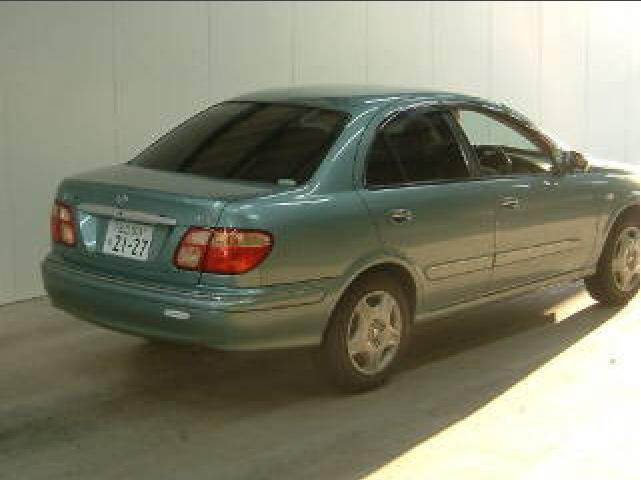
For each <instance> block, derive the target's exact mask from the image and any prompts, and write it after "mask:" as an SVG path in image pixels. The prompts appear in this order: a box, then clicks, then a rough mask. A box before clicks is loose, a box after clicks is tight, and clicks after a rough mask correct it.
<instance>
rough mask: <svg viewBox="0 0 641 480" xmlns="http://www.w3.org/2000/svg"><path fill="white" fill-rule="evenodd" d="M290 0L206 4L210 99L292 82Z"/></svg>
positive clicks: (221, 98) (218, 98)
mask: <svg viewBox="0 0 641 480" xmlns="http://www.w3.org/2000/svg"><path fill="white" fill-rule="evenodd" d="M292 13H293V5H292V3H291V2H274V3H264V2H216V3H213V4H211V19H212V20H211V25H212V29H211V39H210V41H211V46H210V52H211V59H210V61H211V68H212V70H211V81H210V91H211V93H212V98H213V100H215V101H219V100H223V99H226V98H230V97H233V96H236V95H238V94H241V93H246V92H250V91H254V90H259V89H262V88H269V87H282V86H285V85H289V84H290V83H291V82H292V75H293V70H292V65H293V63H292V25H293V23H292V21H293V18H292Z"/></svg>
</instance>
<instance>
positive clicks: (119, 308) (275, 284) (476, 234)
mask: <svg viewBox="0 0 641 480" xmlns="http://www.w3.org/2000/svg"><path fill="white" fill-rule="evenodd" d="M235 100H243V101H246V100H248V101H261V102H277V103H296V104H306V105H316V106H322V107H326V108H335V109H340V110H343V111H345V112H347V113H348V114H349V116H350V118H349V121H348V123H347V125H346V127H345V129H344V130H343V132H342V133H341V135H340V136H339V138H338V139H337V140H336V142H335V143H334V145H333V146H332V148H331V149H330V151H329V152H328V154H327V156H326V158H325V160H324V161H323V163H322V164H321V166H320V167H319V168H318V170H317V171H316V173H315V174H314V175H313V177H312V178H311V180H310V181H309V182H308V183H307V184H305V185H300V186H294V187H287V186H275V185H264V184H255V183H248V182H229V181H220V180H210V179H206V178H203V177H197V176H193V175H187V174H174V173H167V172H160V171H153V170H148V169H142V168H138V167H133V166H128V165H121V166H115V167H108V168H104V169H100V170H97V171H92V172H88V173H85V174H82V175H77V176H75V177H71V178H69V179H67V180H65V181H63V182H62V183H61V185H60V186H59V189H58V192H57V195H56V198H58V199H59V200H62V201H64V202H66V203H68V204H70V205H72V206H74V207H76V209H77V208H78V206H79V205H82V204H97V205H108V206H113V203H114V197H115V195H118V194H126V195H127V196H128V197H129V198H128V200H129V201H128V203H127V207H126V208H127V209H132V210H139V211H143V212H147V213H152V214H155V215H162V216H164V217H169V218H172V219H175V220H176V226H171V225H164V226H162V225H159V226H157V227H155V228H156V229H157V232H158V233H157V235H158V237H157V243H156V244H155V245H154V246H153V249H152V251H151V254H150V255H151V256H150V261H149V262H145V263H142V262H135V261H133V260H127V259H121V258H117V257H112V256H106V255H103V254H101V253H99V252H100V247H101V242H102V239H103V238H104V231H105V228H106V224H107V221H108V218H105V217H100V216H95V215H94V216H92V215H90V214H88V213H87V214H83V213H82V212H79V211H78V210H76V215H77V217H78V218H77V220H82V221H83V222H85V223H86V226H84V227H82V228H80V229H79V230H78V232H79V233H80V234H81V239H80V242H79V245H78V246H77V247H76V248H70V247H65V246H62V245H54V246H53V247H52V250H51V252H50V254H49V255H48V256H47V258H46V259H45V260H44V262H43V264H42V270H43V278H44V283H45V287H46V289H47V291H48V293H49V295H50V297H51V299H52V302H53V303H54V305H56V306H58V307H60V308H62V309H65V310H67V311H69V312H71V313H72V314H74V315H76V316H78V317H79V318H82V319H85V320H87V321H91V322H94V323H97V324H100V325H103V326H106V327H108V328H112V329H114V330H119V331H124V332H127V333H132V334H135V335H140V336H148V337H160V338H168V339H172V340H175V341H184V342H191V343H201V344H205V345H209V346H212V347H217V348H224V349H260V348H276V347H288V346H301V345H315V344H318V343H320V341H321V339H322V336H323V333H324V330H325V327H326V325H327V322H328V320H329V318H330V315H331V312H332V310H333V309H334V307H335V305H336V303H337V302H338V300H339V299H340V297H341V295H342V294H343V292H344V291H345V290H346V289H347V288H348V287H349V285H350V284H351V283H352V282H353V281H354V280H355V279H356V278H358V276H359V275H361V274H363V272H366V271H368V270H369V269H371V268H375V267H377V266H381V265H394V266H397V267H399V268H402V269H404V270H405V271H406V272H407V273H408V274H409V276H410V277H411V278H412V280H413V282H414V284H415V287H416V296H417V306H416V319H417V320H427V319H430V318H434V317H437V316H439V315H443V314H446V313H451V312H454V311H459V310H462V309H464V308H466V307H469V306H475V305H480V304H482V303H485V302H488V301H492V300H496V299H501V298H506V297H508V296H510V295H516V294H521V293H525V292H527V291H530V290H532V289H534V288H537V287H540V286H543V285H548V284H551V283H555V282H557V281H565V280H572V279H576V278H581V277H582V276H585V275H588V274H589V273H591V272H592V271H593V270H594V265H595V264H596V261H597V259H598V255H599V252H600V249H601V246H602V244H603V242H604V239H605V237H606V236H607V233H608V231H609V228H610V227H611V225H612V223H613V221H614V219H615V218H616V215H617V214H618V213H619V212H621V211H623V209H624V208H626V207H629V206H630V205H638V204H639V197H638V190H639V185H638V179H636V178H634V177H632V176H630V175H626V174H624V173H622V172H617V171H614V170H608V169H595V171H594V172H587V173H565V174H560V173H550V174H549V175H544V176H535V175H533V176H530V177H518V178H498V179H496V178H495V179H491V178H474V179H467V180H462V181H457V182H446V183H443V182H441V183H439V182H434V183H429V182H428V183H425V184H420V185H409V186H403V187H394V188H383V189H368V188H367V186H366V185H364V184H363V178H364V168H365V159H366V154H367V149H368V147H369V144H370V142H371V139H372V138H373V136H374V134H375V131H376V128H377V127H378V125H379V124H380V122H381V121H383V120H384V119H385V118H387V117H388V116H389V115H391V114H393V113H394V112H396V111H399V110H403V109H407V108H411V107H420V108H426V109H434V110H438V111H441V112H446V111H447V109H448V108H449V107H450V106H452V105H457V106H458V105H474V106H475V107H478V108H487V109H491V110H493V111H499V112H501V113H503V114H504V115H506V116H509V117H510V118H512V119H513V120H514V121H517V122H520V123H522V124H524V125H527V126H528V127H529V128H533V126H532V124H531V123H530V122H529V121H528V120H527V119H525V118H524V117H522V116H520V115H519V114H517V113H516V112H514V111H512V110H510V109H509V108H507V107H505V106H502V105H499V104H495V103H492V102H488V101H485V100H482V99H478V98H475V97H469V96H463V95H456V94H451V93H446V92H421V91H411V90H402V89H390V88H385V87H326V88H318V87H314V88H311V87H299V88H295V89H282V90H271V91H263V92H258V93H255V94H249V95H244V96H242V97H238V98H236V99H235ZM443 114H445V115H447V114H446V113H443ZM455 133H456V132H455ZM456 134H457V135H460V132H458V133H456ZM458 138H459V141H460V143H461V148H462V150H463V153H464V154H465V156H466V159H467V161H468V163H469V168H470V171H471V172H472V173H473V174H475V173H476V172H478V166H477V164H476V159H475V157H474V155H472V154H471V152H470V150H469V145H466V143H467V142H466V141H465V140H464V139H461V138H460V137H458ZM523 185H527V186H523ZM515 191H518V192H519V193H518V196H519V199H520V200H521V204H522V208H521V209H519V210H518V211H516V210H514V211H507V210H506V209H504V208H501V207H500V205H499V202H500V199H501V198H502V197H504V196H507V195H512V194H514V192H515ZM610 196H612V199H611V200H608V198H610ZM397 208H404V209H410V210H412V211H413V213H414V216H415V218H414V220H413V221H412V222H409V223H405V224H393V223H392V222H391V221H390V220H389V217H388V212H389V211H390V210H392V209H397ZM190 225H197V226H223V227H237V228H258V229H262V230H267V231H269V232H271V233H272V234H273V236H274V246H273V249H272V252H271V253H270V255H269V256H268V257H267V258H266V259H265V261H264V262H263V263H261V264H260V265H259V266H258V267H257V268H255V269H254V270H252V271H251V272H249V273H247V274H244V275H214V274H207V273H206V274H200V273H198V272H189V271H182V270H178V269H176V268H175V267H174V266H173V263H172V255H173V252H174V249H175V245H176V244H177V242H178V241H179V239H180V238H181V236H182V235H183V233H184V232H185V230H186V229H187V228H188V226H190ZM155 235H156V234H155ZM154 242H156V240H154ZM557 247H558V248H559V249H561V250H559V251H558V252H556V251H555V248H557ZM537 253H538V254H540V253H546V255H543V256H539V255H536V254H537ZM535 257H536V258H535ZM515 259H516V260H522V261H519V262H514V263H512V262H511V261H510V260H515ZM167 311H169V312H170V313H171V312H173V311H177V312H178V313H181V312H182V313H184V314H186V315H188V316H189V318H188V319H185V318H182V319H179V318H176V317H173V316H172V315H168V314H167V313H166V312H167Z"/></svg>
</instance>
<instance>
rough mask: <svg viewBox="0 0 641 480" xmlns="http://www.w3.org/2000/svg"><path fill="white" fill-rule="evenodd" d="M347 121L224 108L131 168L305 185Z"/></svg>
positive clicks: (246, 106) (275, 109) (310, 111)
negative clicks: (136, 166)
mask: <svg viewBox="0 0 641 480" xmlns="http://www.w3.org/2000/svg"><path fill="white" fill-rule="evenodd" d="M345 118H346V115H345V114H343V113H341V112H335V111H331V110H322V109H317V108H310V107H301V106H292V105H272V104H260V103H235V102H230V103H223V104H221V105H217V106H215V107H212V108H210V109H208V110H206V111H204V112H202V113H200V114H199V115H197V116H195V117H194V118H192V119H191V120H188V121H187V122H185V123H184V124H182V125H181V126H179V127H178V128H176V129H174V130H172V131H171V132H169V133H168V134H167V135H165V136H164V137H163V138H161V139H160V140H159V141H158V142H156V143H155V144H153V145H152V146H150V147H149V148H148V149H146V150H145V151H144V152H142V153H141V154H140V155H139V156H138V157H136V158H135V159H134V160H133V161H132V163H133V164H134V165H141V166H144V167H148V168H154V169H159V170H168V171H175V172H187V173H193V174H197V175H203V176H207V177H211V178H229V179H239V180H250V181H256V182H266V183H276V182H279V181H281V182H288V183H290V182H296V183H304V182H306V181H307V180H309V178H310V177H311V176H312V174H313V173H314V172H315V171H316V169H317V168H318V165H319V164H320V162H321V161H322V159H323V157H324V156H325V155H326V153H327V151H328V150H329V147H330V146H331V144H332V141H333V140H334V139H335V138H336V136H337V135H338V133H339V132H340V130H341V128H342V126H343V124H344V121H345Z"/></svg>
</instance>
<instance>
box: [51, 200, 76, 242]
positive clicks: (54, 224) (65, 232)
mask: <svg viewBox="0 0 641 480" xmlns="http://www.w3.org/2000/svg"><path fill="white" fill-rule="evenodd" d="M51 239H52V240H53V241H54V242H55V243H62V244H63V245H67V246H69V247H73V246H74V245H75V244H76V230H75V228H74V226H73V212H72V210H71V207H70V206H68V205H65V204H64V203H62V202H58V201H56V202H55V203H54V204H53V208H52V210H51Z"/></svg>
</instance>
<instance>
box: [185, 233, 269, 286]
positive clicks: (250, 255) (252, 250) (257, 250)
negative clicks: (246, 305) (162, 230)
mask: <svg viewBox="0 0 641 480" xmlns="http://www.w3.org/2000/svg"><path fill="white" fill-rule="evenodd" d="M272 245H273V239H272V236H271V234H269V233H268V232H264V231H262V230H246V229H236V228H199V227H191V228H190V229H189V230H187V232H186V233H185V235H184V236H183V239H182V241H181V242H180V244H179V245H178V248H177V249H176V253H175V254H174V264H175V265H176V267H178V268H181V269H184V270H200V271H202V272H210V273H221V274H227V275H238V274H241V273H246V272H248V271H250V270H252V269H253V268H256V267H257V266H258V265H259V264H260V263H261V262H262V261H263V260H264V259H265V257H267V255H268V254H269V252H270V251H271V249H272Z"/></svg>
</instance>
